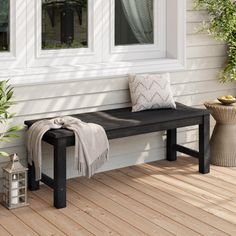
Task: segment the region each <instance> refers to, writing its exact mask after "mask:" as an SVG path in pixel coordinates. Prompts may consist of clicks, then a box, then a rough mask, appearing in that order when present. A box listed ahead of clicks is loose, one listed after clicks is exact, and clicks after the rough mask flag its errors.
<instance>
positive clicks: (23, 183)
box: [19, 180, 26, 188]
mask: <svg viewBox="0 0 236 236" xmlns="http://www.w3.org/2000/svg"><path fill="white" fill-rule="evenodd" d="M25 185H26V183H25V180H19V188H20V187H25Z"/></svg>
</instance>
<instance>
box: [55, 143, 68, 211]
mask: <svg viewBox="0 0 236 236" xmlns="http://www.w3.org/2000/svg"><path fill="white" fill-rule="evenodd" d="M54 206H55V207H56V208H58V209H59V208H64V207H66V140H65V139H59V140H58V141H57V143H56V144H55V145H54Z"/></svg>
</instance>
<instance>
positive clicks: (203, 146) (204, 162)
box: [199, 115, 210, 174]
mask: <svg viewBox="0 0 236 236" xmlns="http://www.w3.org/2000/svg"><path fill="white" fill-rule="evenodd" d="M209 130H210V116H209V115H205V116H204V117H203V123H202V124H200V125H199V172H200V173H202V174H206V173H209V172H210V147H209V139H210V134H209Z"/></svg>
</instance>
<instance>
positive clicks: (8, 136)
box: [3, 133, 20, 138]
mask: <svg viewBox="0 0 236 236" xmlns="http://www.w3.org/2000/svg"><path fill="white" fill-rule="evenodd" d="M3 137H4V138H19V137H20V136H19V135H18V134H14V133H10V134H8V133H6V134H4V136H3Z"/></svg>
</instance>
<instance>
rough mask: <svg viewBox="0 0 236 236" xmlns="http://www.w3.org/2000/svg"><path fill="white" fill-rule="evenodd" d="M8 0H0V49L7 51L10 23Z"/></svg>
mask: <svg viewBox="0 0 236 236" xmlns="http://www.w3.org/2000/svg"><path fill="white" fill-rule="evenodd" d="M9 3H10V2H9V0H0V51H1V52H2V51H9V48H10V24H9V12H10V10H9V9H10V6H9V5H10V4H9Z"/></svg>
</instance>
